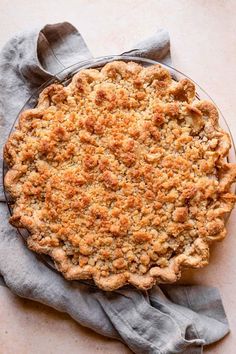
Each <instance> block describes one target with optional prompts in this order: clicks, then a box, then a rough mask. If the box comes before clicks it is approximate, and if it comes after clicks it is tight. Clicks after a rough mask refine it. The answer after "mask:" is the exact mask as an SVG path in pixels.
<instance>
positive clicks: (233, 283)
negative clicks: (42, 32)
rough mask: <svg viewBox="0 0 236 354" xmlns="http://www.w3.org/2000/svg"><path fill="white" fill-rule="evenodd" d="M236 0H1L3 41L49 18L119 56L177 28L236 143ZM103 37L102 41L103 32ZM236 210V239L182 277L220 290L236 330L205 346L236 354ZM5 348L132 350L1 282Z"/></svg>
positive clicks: (178, 54)
mask: <svg viewBox="0 0 236 354" xmlns="http://www.w3.org/2000/svg"><path fill="white" fill-rule="evenodd" d="M235 15H236V1H234V0H214V1H204V0H198V1H195V0H179V1H175V0H160V1H157V0H145V1H144V0H123V1H120V0H112V1H105V0H90V1H88V0H70V1H63V0H47V1H41V2H33V1H30V0H21V1H16V0H12V1H10V2H9V1H7V0H1V2H0V33H1V36H0V45H3V44H4V42H5V41H6V40H7V39H8V38H10V36H12V35H13V33H15V32H17V31H20V30H22V29H24V28H25V27H27V26H28V27H32V26H35V25H43V24H45V23H54V22H60V21H64V20H68V21H71V22H72V23H74V24H75V25H77V26H78V27H79V28H80V31H81V32H82V34H83V36H84V38H85V40H86V41H87V43H88V45H89V47H90V49H91V51H92V52H93V53H94V55H95V56H100V55H106V54H118V53H120V52H122V51H125V50H127V49H129V47H130V45H131V44H132V43H135V42H136V41H139V40H140V39H143V38H145V36H147V35H150V34H152V33H153V32H154V31H155V29H156V27H157V26H159V27H165V28H167V29H168V30H169V31H170V36H171V42H172V59H173V66H174V67H176V68H177V69H179V70H180V71H182V72H184V73H185V74H187V75H189V76H190V77H191V78H193V79H194V80H195V81H196V82H197V83H198V84H199V85H200V86H202V87H203V88H204V89H205V90H206V91H207V92H208V93H209V94H210V95H211V96H212V98H213V99H214V100H215V102H217V104H218V106H219V108H220V109H221V111H222V113H223V115H224V116H225V118H226V120H227V122H228V124H229V126H230V129H231V131H232V134H233V136H234V139H235V140H236V121H235V115H236V105H235V97H236V86H235V82H236V69H235V62H236V45H235V34H236V21H235ZM98 31H99V34H100V38H101V40H100V42H99V43H98V42H97V33H98ZM235 232H236V210H234V211H233V213H232V215H231V218H230V221H229V223H228V238H227V239H226V240H225V241H223V242H222V243H219V244H217V245H215V246H214V247H213V249H212V252H211V263H210V265H209V266H208V267H206V268H205V269H202V270H198V271H188V272H186V274H185V275H184V278H183V280H182V281H185V283H186V282H189V283H194V284H207V285H213V286H216V287H218V288H219V289H220V291H221V294H222V297H223V301H224V305H225V309H226V312H227V315H228V318H229V321H230V327H231V334H230V335H229V336H227V337H226V338H225V339H224V340H222V341H221V342H219V343H217V345H214V346H212V347H211V348H208V349H206V350H205V353H207V354H208V353H209V354H221V353H227V354H234V353H235V343H236V318H235V313H236V297H235V293H236V272H235V268H236V253H235V252H236V251H235V250H236V238H235V237H234V233H235ZM0 308H1V310H0V322H1V326H0V343H1V344H0V345H1V347H0V348H1V349H0V353H1V354H13V353H14V354H15V353H17V354H31V353H34V354H45V353H46V354H47V353H48V354H49V353H50V354H60V353H64V352H68V353H70V354H78V353H121V354H122V353H130V351H129V350H128V349H127V348H126V347H125V346H124V345H123V344H121V343H119V342H117V341H114V340H109V339H106V338H103V337H101V336H99V335H97V334H95V333H93V332H92V331H90V330H87V329H84V328H82V327H81V326H79V325H77V324H76V323H75V322H74V321H73V320H72V319H70V318H69V317H68V316H66V315H64V314H60V313H58V312H56V311H54V310H52V309H49V308H48V307H46V306H43V305H39V304H36V303H33V302H31V301H26V300H22V299H19V298H17V297H15V296H14V295H12V294H11V293H10V292H9V291H8V290H7V289H6V288H3V287H0Z"/></svg>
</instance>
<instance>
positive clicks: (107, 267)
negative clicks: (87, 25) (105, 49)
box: [4, 61, 236, 291]
mask: <svg viewBox="0 0 236 354" xmlns="http://www.w3.org/2000/svg"><path fill="white" fill-rule="evenodd" d="M230 146H231V142H230V137H229V135H228V134H227V133H226V132H225V131H223V130H222V129H221V128H220V127H219V124H218V113H217V109H216V107H215V106H214V104H213V103H211V102H208V101H200V100H197V99H196V97H195V86H194V84H193V83H192V82H191V81H190V80H188V79H183V80H180V81H178V82H176V81H174V80H173V79H172V78H171V75H170V73H169V71H168V70H167V69H165V68H164V67H162V66H161V65H159V64H157V65H152V66H149V67H143V66H141V65H139V64H137V63H135V62H128V63H127V62H123V61H113V62H110V63H108V64H106V65H105V66H103V68H101V69H86V70H81V71H79V72H78V73H77V74H75V75H74V76H73V78H72V81H71V83H70V84H69V85H67V86H66V87H64V86H63V85H61V84H52V85H50V86H49V87H47V88H46V89H44V90H43V91H42V93H41V94H40V96H39V100H38V104H37V106H36V108H34V109H30V110H26V111H24V112H23V113H21V115H20V118H19V123H18V126H17V128H16V129H15V131H14V132H13V134H12V135H11V136H10V138H9V140H8V141H7V143H6V145H5V152H4V154H5V160H6V162H7V164H8V166H9V171H8V172H7V174H6V176H5V187H6V189H7V190H8V191H9V193H10V195H11V196H12V197H13V199H14V208H13V215H12V216H11V218H10V223H11V224H12V225H14V226H15V227H17V228H25V229H27V230H28V231H29V233H30V236H29V237H28V240H27V243H28V247H29V248H30V249H31V250H33V251H35V252H38V253H43V254H47V255H50V256H51V257H52V259H53V260H54V262H55V266H56V268H57V269H58V270H59V271H60V272H61V273H62V274H63V275H64V277H65V278H66V279H69V280H75V279H93V280H94V282H95V283H96V285H97V286H98V287H100V288H101V289H104V290H108V291H110V290H114V289H117V288H120V287H121V286H123V285H125V284H132V285H134V286H135V287H137V288H140V289H148V288H150V287H152V286H153V285H154V284H155V283H168V282H169V283H173V282H175V281H176V280H178V279H179V277H180V275H181V269H182V268H188V267H193V268H199V267H202V266H204V265H206V264H207V263H208V258H209V244H210V243H211V242H212V241H215V240H221V239H223V238H224V237H225V235H226V229H225V221H226V217H227V215H229V213H230V211H231V210H232V208H233V206H234V203H235V196H234V194H232V193H231V187H232V184H233V183H234V182H235V180H236V164H231V163H228V162H227V159H226V157H227V155H228V152H229V149H230Z"/></svg>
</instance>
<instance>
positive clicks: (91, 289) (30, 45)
mask: <svg viewBox="0 0 236 354" xmlns="http://www.w3.org/2000/svg"><path fill="white" fill-rule="evenodd" d="M123 54H124V55H133V56H143V57H148V58H150V59H155V60H159V61H161V60H169V59H168V55H169V36H168V33H167V32H166V31H165V30H161V31H158V32H157V33H156V34H154V35H153V36H152V37H150V38H148V39H147V40H146V41H143V42H141V43H139V44H138V45H136V46H135V48H134V49H132V50H131V51H128V52H125V53H123ZM90 58H92V55H91V53H90V51H89V50H88V48H87V46H86V44H85V42H84V40H83V38H82V36H81V34H80V33H79V32H78V31H77V29H76V28H75V27H73V26H72V25H71V24H69V23H67V22H65V23H59V24H55V25H47V26H45V27H44V28H43V29H41V30H39V29H36V30H34V31H31V32H25V33H22V34H20V35H17V36H15V37H14V38H12V39H11V40H10V41H9V42H8V43H7V44H6V45H5V47H4V48H3V49H2V51H1V53H0V124H1V134H0V144H1V148H2V147H3V145H4V143H5V141H6V139H7V136H8V134H9V131H10V129H11V126H12V124H13V122H14V120H15V118H16V116H17V113H18V112H19V110H20V109H21V107H22V106H23V104H24V103H25V102H26V100H27V99H28V98H29V97H30V96H31V94H32V92H33V91H34V90H35V89H37V88H38V87H40V85H41V84H42V83H44V82H45V81H46V80H47V79H49V78H53V77H54V76H55V74H56V73H57V72H59V71H60V70H62V69H64V68H67V67H68V66H70V65H72V64H74V63H76V62H79V61H82V60H87V59H90ZM1 159H2V155H1ZM0 188H1V190H0V197H1V202H0V215H1V228H0V232H1V237H0V274H2V276H3V278H4V281H5V284H6V285H7V286H8V287H9V288H10V289H11V290H12V291H13V292H14V293H16V294H18V295H19V296H22V297H25V298H28V299H32V300H35V301H39V302H41V303H44V304H46V305H48V306H51V307H53V308H55V309H57V310H59V311H62V312H66V313H68V314H70V316H71V317H72V318H74V319H75V320H76V321H77V322H78V323H80V324H82V325H83V326H86V327H89V328H91V329H93V330H94V331H96V332H98V333H100V334H103V335H105V336H108V337H112V338H117V339H119V340H122V341H123V342H124V343H126V345H127V346H128V347H129V348H130V349H131V350H132V351H133V352H135V353H140V354H149V353H152V354H154V353H161V354H170V353H188V354H199V353H202V348H203V345H206V344H210V343H213V342H215V341H217V340H219V339H221V338H222V337H223V336H225V335H226V334H227V333H228V332H229V327H228V322H227V319H226V315H225V312H224V309H223V305H222V302H221V299H220V295H219V292H218V291H217V289H215V288H210V287H202V286H177V285H168V286H167V285H165V286H164V285H162V286H160V287H158V286H155V287H154V288H153V289H152V290H150V291H149V292H141V291H138V290H137V289H133V288H131V287H125V288H123V289H120V290H118V291H115V292H111V293H107V292H104V291H102V290H100V289H98V288H97V287H95V286H92V285H86V284H82V283H81V282H79V281H71V282H69V281H66V280H65V279H64V278H63V277H62V276H61V275H60V274H59V273H57V272H56V271H53V270H52V269H50V268H49V267H48V266H47V265H46V264H44V263H43V262H41V261H40V260H39V259H38V257H37V256H36V255H35V254H34V253H32V252H31V251H29V250H28V249H27V247H26V246H25V244H24V242H23V240H22V238H20V236H19V234H18V232H17V231H16V230H15V229H14V228H12V227H11V226H10V225H9V223H8V218H9V213H8V209H7V205H6V203H5V202H4V194H3V186H2V185H0Z"/></svg>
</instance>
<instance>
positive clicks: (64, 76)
mask: <svg viewBox="0 0 236 354" xmlns="http://www.w3.org/2000/svg"><path fill="white" fill-rule="evenodd" d="M114 60H118V61H119V60H122V61H125V62H128V61H133V62H136V63H138V64H140V65H142V66H144V67H147V66H151V65H154V64H160V63H157V62H156V61H153V60H149V59H142V58H137V57H131V56H109V57H102V58H97V59H91V60H88V61H84V62H80V63H77V64H74V65H72V66H70V67H68V68H66V69H64V70H63V71H61V72H59V73H58V74H57V75H55V77H54V78H53V79H50V80H48V81H47V82H45V83H44V84H43V85H42V86H40V87H39V89H37V90H36V91H35V92H34V93H33V95H32V96H31V97H30V98H29V100H28V101H27V102H26V103H25V105H24V106H23V107H22V109H21V111H20V112H19V114H18V116H17V117H16V120H15V122H14V124H13V127H12V129H11V132H10V134H11V133H12V132H13V131H14V129H15V127H16V125H17V123H18V119H19V116H20V114H21V112H23V111H25V110H27V109H31V108H34V107H35V106H36V105H37V101H38V97H39V94H40V93H41V92H42V90H43V89H44V88H45V87H47V86H49V85H51V84H53V83H60V84H62V85H64V86H67V85H68V84H69V83H70V82H71V80H72V77H73V76H74V75H75V74H76V73H77V72H79V71H80V70H82V69H83V70H84V69H91V68H96V69H100V68H102V67H103V66H104V65H105V64H107V63H109V62H111V61H114ZM161 65H162V66H163V67H164V68H166V69H167V70H168V71H169V72H170V74H171V77H172V79H173V80H174V81H176V82H178V81H180V80H182V79H186V78H187V79H190V78H188V77H187V76H186V75H184V74H182V73H181V72H179V71H177V70H175V69H174V68H172V67H170V66H167V65H164V64H161ZM190 80H191V79H190ZM191 81H192V82H193V83H194V85H195V88H196V98H195V99H196V101H197V100H208V101H211V102H212V99H211V98H210V96H209V95H208V94H207V93H206V92H205V91H204V90H203V89H201V88H200V87H199V86H198V85H197V84H196V83H195V82H194V81H193V80H191ZM213 103H214V102H213ZM218 112H219V125H220V126H221V128H223V129H224V130H225V131H226V132H227V133H228V134H229V135H230V137H231V142H232V146H231V149H230V151H229V155H228V157H227V161H228V162H231V163H234V162H235V161H236V159H235V148H234V144H233V139H232V135H231V133H230V131H229V128H228V126H227V123H226V121H225V119H224V118H223V116H222V114H221V112H220V110H219V109H218ZM3 164H4V165H3V171H4V172H3V176H5V174H6V172H7V165H6V164H5V162H3ZM4 192H5V197H6V202H7V205H8V208H9V211H10V214H11V215H12V212H13V210H12V205H13V201H12V200H11V197H10V196H9V194H8V192H7V191H6V189H5V188H4ZM18 232H19V234H20V235H21V236H22V237H23V239H24V240H26V239H27V237H28V236H29V232H28V231H27V230H25V229H19V228H18ZM37 257H38V258H39V259H40V260H41V261H43V262H45V263H46V264H47V265H48V266H49V267H50V268H52V269H54V270H55V266H54V263H53V262H52V260H51V258H50V257H49V256H44V255H37ZM80 281H81V280H80ZM81 282H84V283H89V284H91V283H90V281H88V282H87V281H86V282H85V281H84V280H83V281H81Z"/></svg>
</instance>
